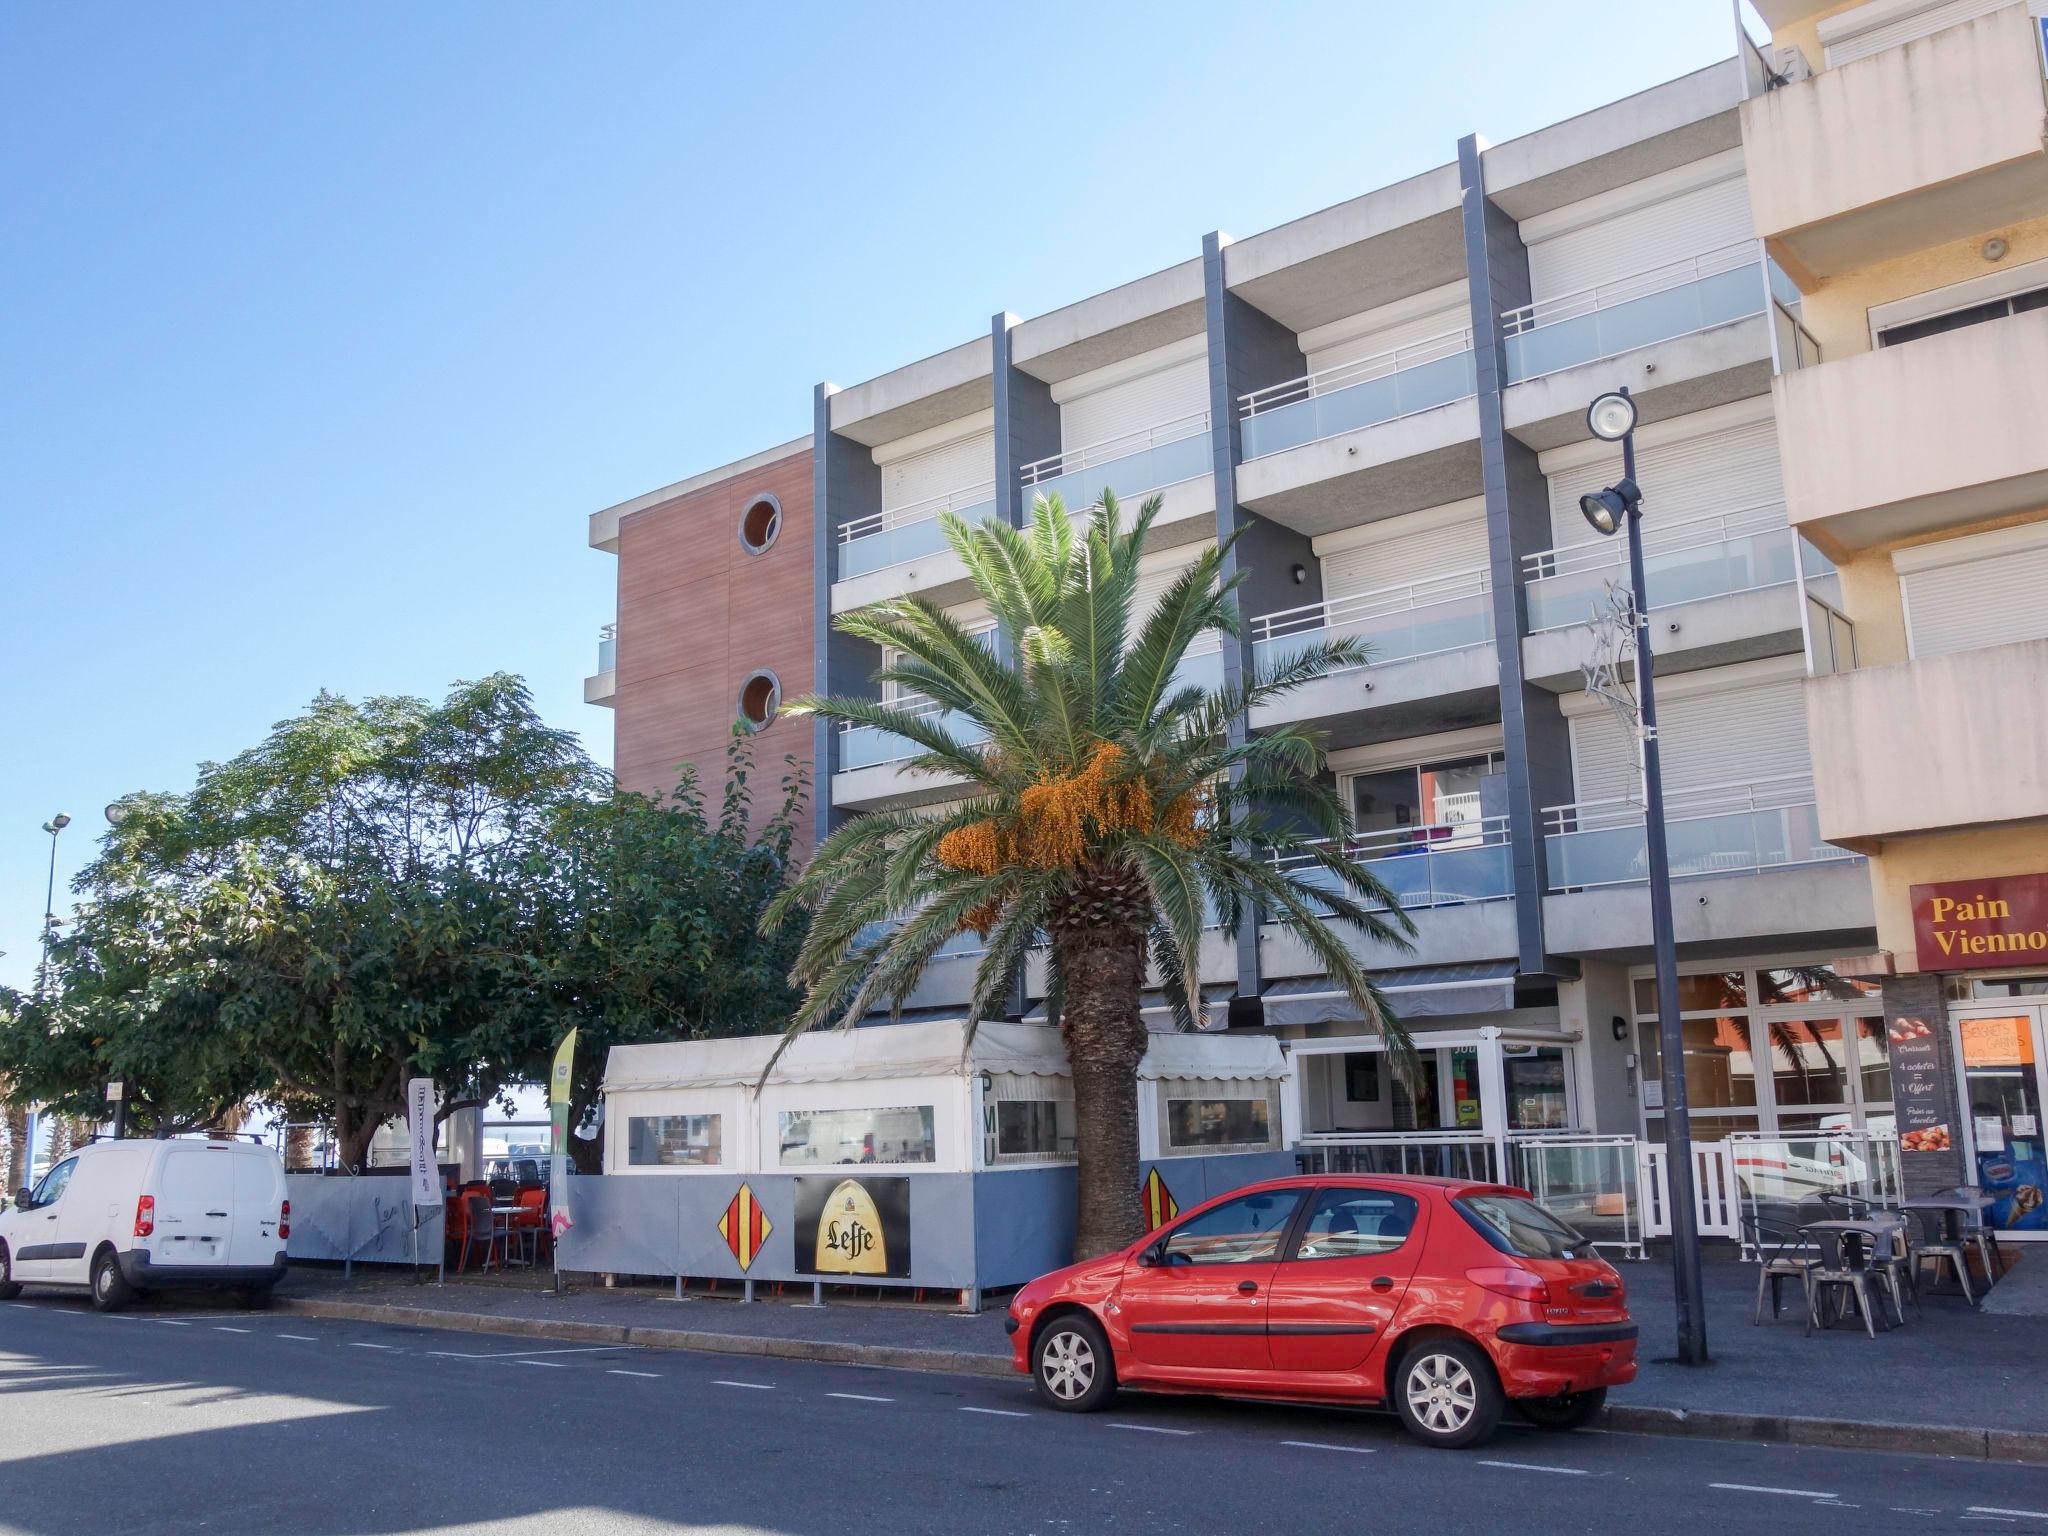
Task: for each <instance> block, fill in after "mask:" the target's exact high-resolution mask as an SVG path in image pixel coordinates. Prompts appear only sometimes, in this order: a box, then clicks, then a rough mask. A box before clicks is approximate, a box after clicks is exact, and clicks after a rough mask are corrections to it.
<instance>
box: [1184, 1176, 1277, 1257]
mask: <svg viewBox="0 0 2048 1536" xmlns="http://www.w3.org/2000/svg"><path fill="white" fill-rule="evenodd" d="M1300 1205H1301V1195H1300V1194H1299V1193H1298V1192H1297V1191H1294V1190H1276V1191H1274V1192H1272V1193H1269V1194H1257V1195H1239V1196H1238V1197H1237V1198H1236V1199H1235V1200H1226V1201H1224V1202H1223V1203H1222V1204H1221V1205H1219V1206H1217V1207H1215V1208H1214V1209H1213V1210H1207V1211H1204V1212H1202V1214H1201V1215H1199V1216H1190V1217H1189V1218H1188V1219H1187V1220H1186V1221H1184V1222H1182V1223H1181V1224H1180V1225H1179V1226H1177V1227H1175V1228H1174V1229H1173V1231H1172V1232H1171V1233H1169V1234H1168V1236H1167V1239H1166V1242H1165V1244H1164V1245H1163V1247H1162V1248H1161V1250H1160V1253H1161V1258H1162V1260H1163V1262H1165V1263H1167V1264H1259V1263H1270V1262H1272V1261H1273V1260H1275V1259H1277V1258H1279V1257H1280V1238H1281V1235H1282V1234H1283V1233H1285V1232H1286V1230H1287V1224H1288V1223H1289V1222H1291V1221H1292V1220H1294V1213H1295V1210H1296V1209H1297V1208H1298V1207H1299V1206H1300Z"/></svg>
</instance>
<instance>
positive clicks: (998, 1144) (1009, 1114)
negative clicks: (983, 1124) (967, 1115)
mask: <svg viewBox="0 0 2048 1536" xmlns="http://www.w3.org/2000/svg"><path fill="white" fill-rule="evenodd" d="M989 1108H990V1110H991V1111H993V1113H994V1115H995V1142H994V1145H993V1146H992V1147H991V1149H990V1152H989V1161H990V1162H1009V1161H1023V1160H1026V1159H1042V1158H1050V1157H1072V1156H1074V1155H1075V1152H1076V1149H1077V1146H1078V1140H1077V1136H1076V1132H1075V1126H1074V1101H1073V1100H1072V1099H1007V1100H1004V1101H1003V1102H1001V1103H999V1104H992V1105H990V1106H989Z"/></svg>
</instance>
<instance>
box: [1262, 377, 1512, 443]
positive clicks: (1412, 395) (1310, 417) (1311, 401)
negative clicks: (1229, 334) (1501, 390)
mask: <svg viewBox="0 0 2048 1536" xmlns="http://www.w3.org/2000/svg"><path fill="white" fill-rule="evenodd" d="M1476 388H1478V384H1477V374H1476V372H1475V367H1474V362H1473V355H1472V353H1471V352H1469V351H1467V352H1459V353H1457V354H1455V355H1453V356H1451V357H1440V358H1437V359H1435V360H1434V361H1431V362H1427V363H1418V364H1416V365H1415V366H1414V367H1412V368H1403V369H1402V370H1401V371H1400V372H1398V373H1390V374H1387V375H1386V376H1384V377H1382V378H1377V379H1365V380H1363V381H1361V382H1359V383H1357V384H1351V385H1346V386H1345V387H1344V388H1342V389H1333V390H1331V391H1329V392H1328V393H1327V394H1318V395H1314V396H1312V397H1310V398H1308V399H1305V400H1294V401H1290V402H1289V403H1287V404H1286V405H1281V406H1275V407H1274V408H1273V409H1271V410H1262V411H1260V412H1258V414H1256V415H1253V416H1247V417H1246V418H1245V420H1244V429H1243V430H1244V456H1245V457H1246V458H1247V459H1256V458H1260V457H1263V456H1264V455H1266V454H1269V453H1279V452H1280V451H1281V450H1283V449H1286V448H1298V447H1300V446H1301V445H1302V444H1303V443H1314V442H1320V441H1321V440H1322V439H1323V438H1326V437H1335V436H1336V435H1337V434H1338V433H1340V432H1351V431H1355V430H1356V429H1358V428H1359V427H1369V426H1373V425H1374V424H1376V423H1378V422H1382V421H1393V420H1395V419H1396V418H1397V417H1401V416H1411V415H1413V414H1414V413H1415V412H1417V411H1426V410H1429V409H1431V408H1432V407H1435V406H1439V405H1448V404H1450V403H1451V402H1452V401H1453V400H1462V399H1464V398H1465V397H1466V396H1467V395H1470V394H1471V393H1472V392H1473V391H1474V390H1475V389H1476Z"/></svg>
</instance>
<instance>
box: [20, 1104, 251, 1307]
mask: <svg viewBox="0 0 2048 1536" xmlns="http://www.w3.org/2000/svg"><path fill="white" fill-rule="evenodd" d="M290 1221H291V1206H290V1205H289V1204H287V1203H286V1201H285V1195H284V1165H283V1164H282V1163H280V1162H279V1161H278V1157H277V1154H276V1153H275V1152H273V1151H271V1149H270V1148H268V1147H260V1146H257V1145H255V1144H254V1143H252V1142H246V1141H96V1142H93V1143H91V1144H90V1145H87V1146H83V1147H80V1148H79V1149H78V1150H77V1151H76V1152H73V1153H72V1154H71V1155H70V1156H69V1157H67V1158H65V1159H64V1161H62V1162H61V1163H59V1164H58V1165H57V1166H56V1167H54V1168H52V1169H51V1170H50V1171H49V1172H48V1173H46V1174H44V1175H43V1177H42V1180H41V1181H40V1182H39V1183H38V1184H37V1185H36V1187H35V1188H34V1189H33V1190H28V1189H24V1190H22V1191H21V1192H20V1194H19V1195H18V1196H17V1197H16V1203H15V1207H14V1209H12V1210H10V1211H7V1212H5V1213H0V1301H6V1300H11V1299H12V1298H14V1297H15V1296H18V1295H20V1294H21V1288H22V1287H23V1286H24V1285H54V1286H67V1287H77V1288H80V1289H87V1288H89V1289H90V1290H91V1292H92V1299H93V1304H94V1305H95V1306H97V1307H98V1308H99V1309H100V1310H101V1311H103V1312H112V1311H114V1310H116V1309H117V1308H120V1307H123V1306H126V1305H127V1304H128V1303H129V1302H130V1301H132V1300H134V1299H135V1297H136V1296H138V1295H140V1294H143V1293H145V1292H148V1291H156V1290H165V1289H169V1288H171V1287H173V1286H188V1285H220V1286H233V1287H236V1288H238V1289H239V1290H240V1292H241V1295H242V1300H243V1304H244V1305H246V1306H252V1307H260V1306H264V1305H266V1304H267V1303H268V1302H269V1300H270V1290H271V1287H272V1286H274V1285H276V1284H277V1282H278V1281H279V1280H281V1279H282V1278H284V1263H285V1261H284V1245H285V1239H286V1238H287V1237H289V1236H290V1235H291V1227H290V1224H289V1223H290Z"/></svg>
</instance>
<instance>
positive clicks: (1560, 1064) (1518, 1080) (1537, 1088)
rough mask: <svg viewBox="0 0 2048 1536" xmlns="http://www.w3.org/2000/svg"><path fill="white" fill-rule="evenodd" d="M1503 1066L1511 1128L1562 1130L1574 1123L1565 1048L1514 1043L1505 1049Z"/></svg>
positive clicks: (1502, 1072)
mask: <svg viewBox="0 0 2048 1536" xmlns="http://www.w3.org/2000/svg"><path fill="white" fill-rule="evenodd" d="M1500 1066H1501V1083H1502V1087H1503V1089H1504V1090H1505V1091H1506V1094H1507V1101H1508V1128H1509V1129H1510V1130H1517V1131H1559V1130H1563V1129H1564V1128H1565V1127H1566V1126H1568V1125H1570V1124H1571V1105H1570V1099H1569V1097H1568V1096H1567V1093H1566V1090H1565V1079H1564V1052H1563V1050H1561V1049H1560V1048H1559V1047H1557V1046H1554V1045H1545V1046H1512V1045H1511V1046H1508V1047H1506V1048H1505V1049H1504V1051H1503V1053H1502V1056H1501V1063H1500Z"/></svg>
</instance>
